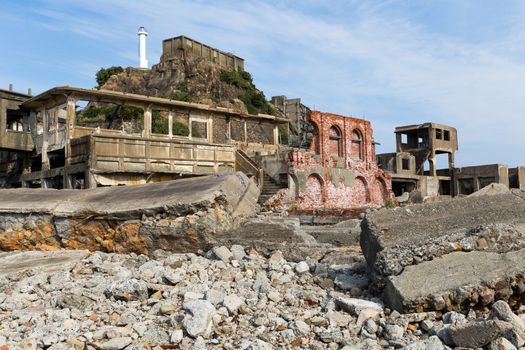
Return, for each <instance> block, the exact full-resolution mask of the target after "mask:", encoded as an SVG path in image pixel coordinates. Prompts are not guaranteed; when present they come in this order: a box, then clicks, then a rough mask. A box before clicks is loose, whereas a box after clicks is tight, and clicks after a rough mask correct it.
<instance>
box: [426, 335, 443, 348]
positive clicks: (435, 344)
mask: <svg viewBox="0 0 525 350" xmlns="http://www.w3.org/2000/svg"><path fill="white" fill-rule="evenodd" d="M426 350H445V346H443V343H442V342H441V340H439V337H438V336H437V335H433V336H431V337H429V338H428V342H427V349H426Z"/></svg>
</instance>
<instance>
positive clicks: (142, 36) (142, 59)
mask: <svg viewBox="0 0 525 350" xmlns="http://www.w3.org/2000/svg"><path fill="white" fill-rule="evenodd" d="M147 36H148V32H146V28H144V27H140V28H139V67H140V68H144V69H148V59H147V58H146V37H147Z"/></svg>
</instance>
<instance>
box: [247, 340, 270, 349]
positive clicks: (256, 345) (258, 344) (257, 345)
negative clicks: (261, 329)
mask: <svg viewBox="0 0 525 350" xmlns="http://www.w3.org/2000/svg"><path fill="white" fill-rule="evenodd" d="M247 350H273V346H272V345H271V344H269V343H267V342H265V341H262V340H260V339H255V340H254V341H253V342H252V343H251V344H250V345H249V346H248V348H247Z"/></svg>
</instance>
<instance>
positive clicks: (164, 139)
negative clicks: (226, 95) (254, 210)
mask: <svg viewBox="0 0 525 350" xmlns="http://www.w3.org/2000/svg"><path fill="white" fill-rule="evenodd" d="M4 95H5V94H4ZM4 95H3V96H4ZM5 96H6V97H2V100H0V103H1V104H0V111H1V114H0V121H1V124H0V126H2V130H3V135H2V137H1V138H0V184H1V185H3V186H4V187H42V188H80V189H86V188H95V187H97V186H108V185H130V184H141V183H149V182H158V181H163V180H170V179H177V178H182V177H188V176H200V175H208V174H217V173H231V172H234V171H237V170H239V171H243V172H245V173H246V174H248V175H250V176H251V177H254V179H255V180H256V181H259V180H262V178H261V176H260V175H261V169H260V168H259V167H258V166H257V165H256V164H255V163H254V162H253V160H252V159H251V158H250V156H252V155H254V154H256V153H257V154H262V155H264V154H274V153H276V152H277V150H278V148H279V141H278V140H279V130H278V126H279V125H280V124H286V123H287V122H288V120H287V119H285V118H279V117H276V116H271V115H262V114H259V115H248V114H244V113H241V112H239V111H236V110H232V109H227V108H221V107H210V106H207V105H202V104H196V103H187V102H181V101H175V100H170V99H164V98H156V97H149V96H142V95H134V94H128V93H121V92H115V91H106V90H92V89H82V88H75V87H68V86H65V87H57V88H53V89H50V90H48V91H46V92H44V93H42V94H40V95H38V96H35V97H32V98H29V96H23V95H17V94H7V95H5ZM97 108H98V109H97ZM110 108H113V109H110ZM108 109H109V110H111V111H129V110H130V109H131V111H133V112H137V113H138V116H139V117H138V118H135V119H133V118H131V119H130V118H128V120H126V119H125V117H124V116H123V113H121V114H118V113H115V115H116V116H117V117H113V119H112V120H111V122H109V121H107V119H109V118H106V120H105V121H104V120H101V119H100V116H101V115H103V114H104V113H106V114H108V113H109V112H104V111H107V110H108ZM90 111H97V112H96V113H91V114H93V116H90V117H89V118H88V117H87V115H88V113H90ZM155 116H157V119H156V120H155V119H154V118H155ZM153 122H155V123H156V124H155V123H153ZM159 122H160V123H163V124H166V125H165V127H164V133H163V134H161V133H159V132H155V129H154V127H155V125H157V124H158V123H159ZM175 123H177V124H175ZM13 125H16V128H17V130H12V127H13ZM175 125H179V126H180V125H182V126H183V128H182V132H181V131H180V130H174V126H175ZM160 129H161V130H162V129H163V128H160Z"/></svg>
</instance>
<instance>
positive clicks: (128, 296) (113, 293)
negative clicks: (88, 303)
mask: <svg viewBox="0 0 525 350" xmlns="http://www.w3.org/2000/svg"><path fill="white" fill-rule="evenodd" d="M104 293H105V294H106V296H107V297H108V298H110V297H113V298H115V299H116V300H124V301H132V300H139V301H144V300H147V299H148V286H147V285H146V282H144V281H142V280H136V279H128V280H124V281H115V282H113V283H111V284H110V285H109V286H108V288H107V289H106V291H105V292H104Z"/></svg>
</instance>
